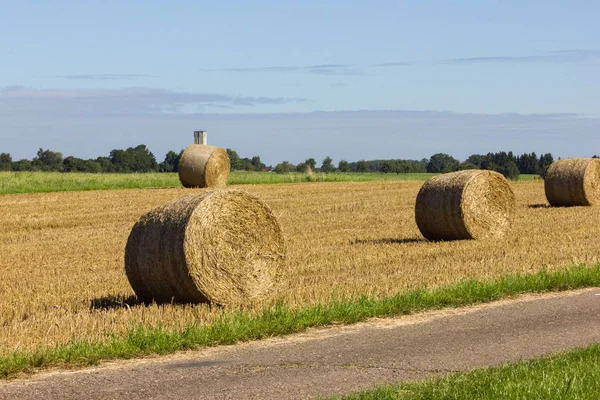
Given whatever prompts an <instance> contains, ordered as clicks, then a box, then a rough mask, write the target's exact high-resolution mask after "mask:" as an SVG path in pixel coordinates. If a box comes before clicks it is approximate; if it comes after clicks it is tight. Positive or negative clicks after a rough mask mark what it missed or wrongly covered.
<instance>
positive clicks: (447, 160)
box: [427, 153, 459, 173]
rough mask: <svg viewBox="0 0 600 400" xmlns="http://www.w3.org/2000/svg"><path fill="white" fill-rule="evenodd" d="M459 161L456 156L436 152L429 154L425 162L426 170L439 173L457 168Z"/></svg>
mask: <svg viewBox="0 0 600 400" xmlns="http://www.w3.org/2000/svg"><path fill="white" fill-rule="evenodd" d="M458 165H459V162H458V160H457V159H456V158H454V157H452V156H450V155H448V154H445V153H437V154H434V155H432V156H431V158H430V159H429V162H428V163H427V172H433V173H440V172H444V173H445V172H451V171H457V170H458Z"/></svg>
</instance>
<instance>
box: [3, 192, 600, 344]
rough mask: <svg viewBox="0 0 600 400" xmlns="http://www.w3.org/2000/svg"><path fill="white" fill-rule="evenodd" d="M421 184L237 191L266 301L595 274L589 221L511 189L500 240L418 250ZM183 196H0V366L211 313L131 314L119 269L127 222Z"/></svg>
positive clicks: (303, 301)
mask: <svg viewBox="0 0 600 400" xmlns="http://www.w3.org/2000/svg"><path fill="white" fill-rule="evenodd" d="M421 185H422V182H392V181H390V182H356V183H351V182H344V183H303V184H294V185H263V186H261V185H251V186H236V189H240V190H247V191H249V192H251V193H254V194H256V195H258V196H259V197H261V198H262V199H263V200H264V201H266V202H267V203H268V204H269V205H270V206H271V207H272V209H273V210H274V212H275V214H276V215H277V216H278V217H279V219H280V222H281V224H282V226H283V229H284V232H285V237H286V243H287V250H288V257H287V265H286V273H285V276H284V279H283V281H282V283H281V285H280V287H279V288H278V291H277V292H276V293H275V294H274V296H273V298H272V299H271V300H269V301H268V302H266V303H263V304H254V305H250V306H249V310H248V312H252V310H257V309H260V308H261V307H263V306H266V305H272V304H274V303H276V302H278V301H283V302H284V303H286V304H288V305H290V306H292V307H295V306H298V307H299V306H304V305H307V304H314V303H321V302H327V301H329V300H330V299H331V298H332V297H340V296H347V295H355V294H375V295H382V296H383V295H386V294H392V293H398V292H403V291H406V290H409V289H414V288H420V287H424V286H427V287H435V286H439V285H443V284H447V283H452V282H456V281H459V280H462V279H467V278H475V279H481V280H490V279H493V278H497V277H499V276H502V275H505V274H508V273H533V272H536V271H539V270H540V269H541V268H544V267H546V268H548V269H550V270H551V269H557V268H560V267H563V266H567V265H573V264H585V265H593V264H597V263H598V262H599V261H600V242H599V241H598V239H597V238H598V237H599V234H600V209H598V208H589V207H587V208H586V207H573V208H548V207H546V204H547V203H546V201H545V197H544V188H543V183H542V182H517V183H511V185H512V187H513V190H514V191H515V194H516V198H517V213H516V217H515V221H514V225H513V229H512V230H511V232H510V233H509V235H507V236H506V237H505V238H504V239H502V240H497V241H458V242H443V243H429V242H426V241H425V240H424V239H422V236H421V235H420V233H419V231H418V228H417V226H416V223H415V221H414V204H415V198H416V195H417V192H418V190H419V188H420V186H421ZM198 192H200V191H199V190H185V189H141V190H113V191H91V192H63V193H49V194H17V195H3V196H0V208H1V210H2V212H1V213H0V255H1V257H0V272H1V274H0V353H2V352H10V351H15V350H24V349H33V348H35V347H36V346H51V345H55V344H64V343H67V342H69V341H70V340H71V339H82V338H83V339H90V340H103V339H105V338H106V337H107V336H108V335H110V334H111V333H119V332H124V331H126V330H128V329H129V328H130V327H132V326H134V325H140V324H141V325H144V326H148V327H149V326H156V325H158V324H162V326H163V327H165V328H167V329H184V328H185V327H187V326H189V325H190V324H193V323H198V324H203V323H208V322H210V321H211V320H214V319H215V318H216V317H218V316H219V315H220V314H221V313H222V312H223V311H222V310H220V309H218V308H213V309H211V308H210V307H208V306H207V305H198V306H185V305H165V306H157V305H151V306H145V305H142V304H137V302H136V301H135V298H134V297H132V296H133V291H132V290H131V288H130V286H129V284H128V281H127V278H126V276H125V273H124V269H123V253H124V247H125V243H126V240H127V237H128V235H129V232H130V229H131V227H132V225H133V224H134V223H135V221H136V220H137V219H138V218H139V217H140V216H141V215H142V214H144V213H145V212H147V211H148V210H150V209H151V208H153V207H155V206H157V205H160V204H163V203H165V202H168V201H170V200H174V199H176V198H178V197H180V196H182V195H187V194H191V193H198Z"/></svg>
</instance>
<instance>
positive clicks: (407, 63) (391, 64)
mask: <svg viewBox="0 0 600 400" xmlns="http://www.w3.org/2000/svg"><path fill="white" fill-rule="evenodd" d="M415 64H418V63H417V62H414V61H399V62H387V63H381V64H373V65H371V67H410V66H412V65H415Z"/></svg>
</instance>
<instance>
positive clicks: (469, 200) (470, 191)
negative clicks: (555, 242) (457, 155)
mask: <svg viewBox="0 0 600 400" xmlns="http://www.w3.org/2000/svg"><path fill="white" fill-rule="evenodd" d="M514 208H515V196H514V194H513V191H512V189H511V188H510V185H509V184H508V182H507V180H506V179H505V178H504V177H503V176H502V175H501V174H499V173H497V172H494V171H483V170H466V171H458V172H452V173H449V174H443V175H438V176H435V177H433V178H431V179H429V180H428V181H427V182H425V184H424V185H423V186H422V187H421V190H420V191H419V194H418V195H417V204H416V207H415V218H416V221H417V225H418V227H419V230H420V231H421V233H422V234H423V236H425V237H426V238H427V239H429V240H459V239H484V238H496V237H501V236H503V235H504V234H505V232H506V231H507V230H508V228H509V227H510V225H511V223H512V219H513V214H514Z"/></svg>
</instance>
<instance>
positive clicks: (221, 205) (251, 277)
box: [125, 190, 285, 305]
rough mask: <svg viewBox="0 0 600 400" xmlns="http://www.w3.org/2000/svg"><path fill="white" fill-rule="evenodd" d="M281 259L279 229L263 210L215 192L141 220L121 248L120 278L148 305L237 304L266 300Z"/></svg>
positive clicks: (238, 196)
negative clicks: (123, 275)
mask: <svg viewBox="0 0 600 400" xmlns="http://www.w3.org/2000/svg"><path fill="white" fill-rule="evenodd" d="M284 253H285V249H284V240H283V234H282V230H281V226H280V225H279V222H278V221H277V219H276V217H275V216H274V215H273V212H272V211H271V209H270V208H269V207H268V206H267V205H266V204H264V203H263V202H262V201H261V200H259V199H258V198H257V197H255V196H253V195H250V194H248V193H245V192H242V191H238V190H213V191H206V192H204V193H202V194H199V195H194V196H185V197H182V198H180V199H178V200H175V201H173V202H171V203H168V204H165V205H163V206H160V207H158V208H155V209H154V210H152V211H150V212H148V213H147V214H145V215H143V216H142V217H141V218H140V219H139V220H138V221H137V223H136V224H135V225H134V227H133V229H132V230H131V234H130V235H129V239H128V241H127V245H126V247H125V272H126V274H127V278H128V279H129V282H130V283H131V286H132V287H133V290H134V291H135V293H136V294H137V296H138V297H139V298H140V299H141V300H143V301H145V302H150V301H152V300H154V301H156V302H169V301H172V300H174V301H177V302H192V303H199V302H211V303H215V304H221V305H226V304H240V303H243V302H247V301H251V300H257V299H262V298H265V297H266V296H267V295H268V294H269V293H270V292H271V290H272V289H273V288H274V287H275V285H276V283H277V281H278V278H279V277H280V274H281V272H282V268H283V263H284V257H285V255H284Z"/></svg>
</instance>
